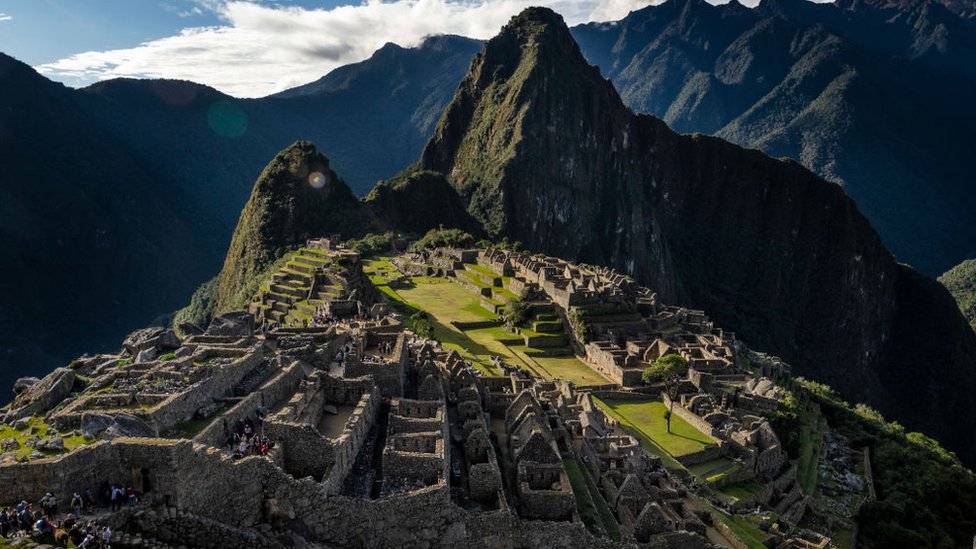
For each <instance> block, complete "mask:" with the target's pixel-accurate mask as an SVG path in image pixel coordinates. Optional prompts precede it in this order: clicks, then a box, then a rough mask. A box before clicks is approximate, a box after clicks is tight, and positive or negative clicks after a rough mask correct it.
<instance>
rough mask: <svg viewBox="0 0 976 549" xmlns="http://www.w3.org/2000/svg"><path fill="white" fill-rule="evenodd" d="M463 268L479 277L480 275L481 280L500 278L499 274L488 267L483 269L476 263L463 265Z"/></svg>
mask: <svg viewBox="0 0 976 549" xmlns="http://www.w3.org/2000/svg"><path fill="white" fill-rule="evenodd" d="M464 268H465V269H467V270H469V271H475V272H477V273H478V274H479V275H481V277H482V278H487V279H488V280H493V279H495V278H501V275H500V274H498V273H496V272H495V271H493V270H491V269H489V268H488V267H484V266H482V265H478V264H477V263H465V264H464Z"/></svg>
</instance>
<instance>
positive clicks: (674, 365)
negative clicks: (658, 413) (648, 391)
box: [641, 355, 688, 433]
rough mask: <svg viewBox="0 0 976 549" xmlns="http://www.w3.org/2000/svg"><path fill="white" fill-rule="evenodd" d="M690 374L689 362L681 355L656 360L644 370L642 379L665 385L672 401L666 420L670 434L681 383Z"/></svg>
mask: <svg viewBox="0 0 976 549" xmlns="http://www.w3.org/2000/svg"><path fill="white" fill-rule="evenodd" d="M687 373H688V361H687V360H685V357H683V356H681V355H664V356H662V357H661V358H659V359H657V360H655V361H654V362H653V363H652V364H651V365H650V367H648V368H647V369H646V370H644V374H643V375H642V376H641V378H642V379H643V380H644V381H648V380H654V381H660V382H661V383H664V392H665V393H666V394H667V395H668V399H670V400H671V406H670V407H669V408H668V413H667V414H665V416H664V419H665V420H666V421H667V422H668V432H669V433H670V432H671V413H672V412H673V411H674V400H675V399H676V398H678V394H677V392H678V387H679V385H680V383H679V382H680V381H681V380H682V379H683V378H684V377H685V374H687Z"/></svg>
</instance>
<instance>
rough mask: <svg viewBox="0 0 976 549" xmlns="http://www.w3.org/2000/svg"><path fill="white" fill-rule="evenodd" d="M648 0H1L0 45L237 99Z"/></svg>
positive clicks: (76, 67) (81, 76)
mask: <svg viewBox="0 0 976 549" xmlns="http://www.w3.org/2000/svg"><path fill="white" fill-rule="evenodd" d="M652 1H657V0H385V1H380V0H365V1H363V2H356V3H349V2H348V1H346V0H275V1H271V0H0V52H3V53H6V54H7V55H10V56H12V57H15V58H17V59H19V60H21V61H23V62H25V63H28V64H29V65H31V66H33V67H34V68H35V69H36V70H37V71H38V72H40V73H41V74H43V75H45V76H46V77H48V78H50V79H52V80H57V81H60V82H63V83H65V84H66V85H69V86H73V87H81V86H85V85H88V84H91V83H94V82H97V81H99V80H105V79H109V78H117V77H131V78H175V79H182V80H192V81H194V82H199V83H202V84H207V85H209V86H212V87H214V88H217V89H218V90H220V91H222V92H224V93H227V94H230V95H233V96H235V97H263V96H265V95H268V94H271V93H275V92H278V91H281V90H285V89H288V88H291V87H294V86H297V85H301V84H305V83H308V82H311V81H314V80H317V79H318V78H320V77H322V76H323V75H325V74H327V73H328V72H329V71H331V70H332V69H334V68H336V67H339V66H342V65H346V64H349V63H354V62H357V61H362V60H363V59H366V58H368V57H369V56H370V55H371V54H372V53H373V52H374V51H376V50H377V49H379V48H380V47H381V46H383V45H384V44H386V43H387V42H394V43H396V44H399V45H401V46H404V47H411V46H416V45H417V44H419V43H420V42H421V41H422V40H423V38H424V37H425V36H429V35H432V34H459V35H462V36H468V37H472V38H482V39H487V38H490V37H491V36H493V35H494V34H496V33H497V32H498V30H499V29H500V28H501V27H502V25H504V24H505V23H506V22H507V21H508V19H509V18H510V17H511V16H512V15H515V14H516V13H518V12H519V11H521V10H522V9H523V8H525V7H527V6H530V5H547V6H549V7H551V8H553V9H554V10H556V11H557V12H559V13H560V14H562V15H563V17H564V18H565V19H566V21H567V23H569V24H571V25H573V24H577V23H582V22H587V21H612V20H617V19H621V18H623V17H624V16H626V15H627V13H628V12H630V11H631V10H634V9H639V8H641V7H644V6H646V5H648V4H649V3H651V2H652Z"/></svg>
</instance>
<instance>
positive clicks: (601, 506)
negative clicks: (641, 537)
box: [563, 458, 620, 540]
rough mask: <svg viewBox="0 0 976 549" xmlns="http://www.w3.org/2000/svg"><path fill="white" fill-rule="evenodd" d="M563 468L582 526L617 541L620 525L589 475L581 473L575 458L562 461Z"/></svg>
mask: <svg viewBox="0 0 976 549" xmlns="http://www.w3.org/2000/svg"><path fill="white" fill-rule="evenodd" d="M563 467H565V468H566V474H567V475H568V476H569V483H570V484H572V486H573V495H574V496H575V497H576V509H577V511H579V514H580V518H581V519H582V520H583V524H585V525H586V527H587V528H589V529H590V530H592V531H594V532H598V533H605V534H607V535H608V536H609V537H610V538H611V539H615V540H619V539H620V525H619V524H618V523H617V519H616V518H614V516H613V511H611V510H610V506H609V505H607V502H606V500H604V499H603V496H602V495H601V494H600V491H599V490H598V489H597V487H596V485H595V484H593V481H592V480H591V479H590V477H589V475H587V474H585V473H584V472H583V471H582V469H581V467H580V464H579V462H577V461H576V459H575V458H566V459H563Z"/></svg>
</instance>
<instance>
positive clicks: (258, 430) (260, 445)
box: [230, 406, 274, 459]
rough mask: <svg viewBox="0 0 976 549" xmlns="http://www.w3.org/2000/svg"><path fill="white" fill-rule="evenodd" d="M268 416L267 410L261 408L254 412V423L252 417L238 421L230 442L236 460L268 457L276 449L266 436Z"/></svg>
mask: <svg viewBox="0 0 976 549" xmlns="http://www.w3.org/2000/svg"><path fill="white" fill-rule="evenodd" d="M266 415H267V412H266V410H265V409H264V407H263V406H260V407H258V409H257V410H255V411H254V416H255V421H252V420H251V418H250V417H246V418H241V419H239V420H237V425H236V428H235V429H234V433H233V434H232V435H231V440H230V446H231V450H232V451H233V452H234V454H233V457H234V459H242V458H244V457H247V456H249V455H252V456H266V455H268V452H270V451H271V449H272V448H274V441H272V440H271V439H270V438H269V437H268V436H267V435H265V434H264V418H265V417H266ZM255 423H256V424H257V425H256V426H255Z"/></svg>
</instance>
